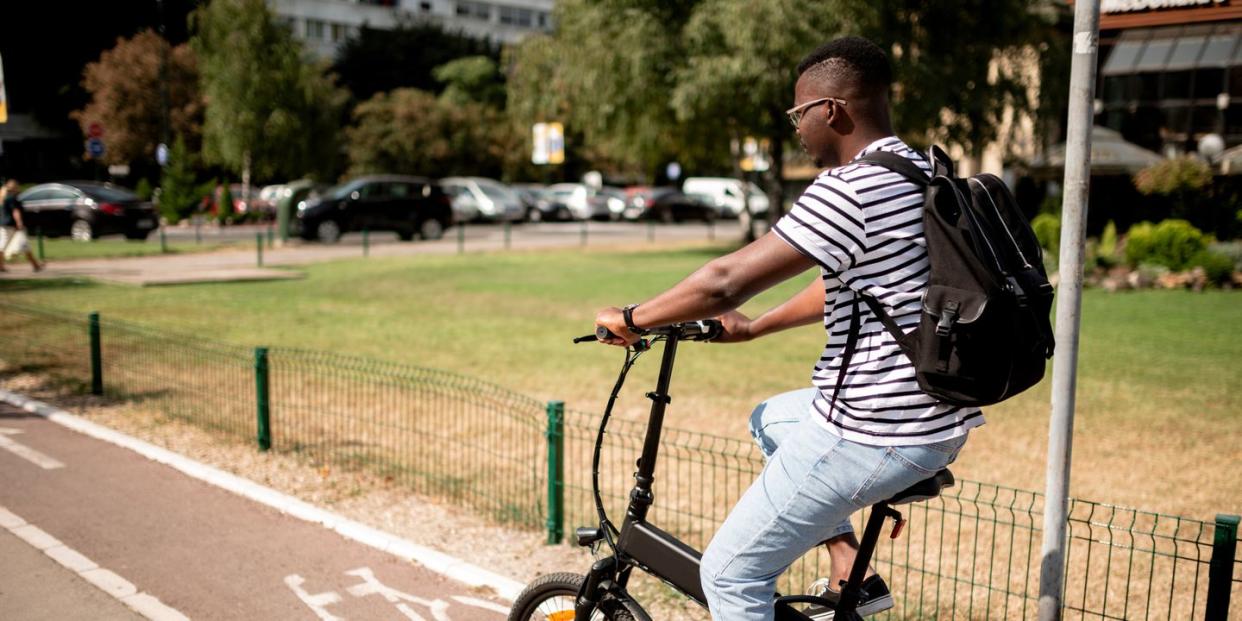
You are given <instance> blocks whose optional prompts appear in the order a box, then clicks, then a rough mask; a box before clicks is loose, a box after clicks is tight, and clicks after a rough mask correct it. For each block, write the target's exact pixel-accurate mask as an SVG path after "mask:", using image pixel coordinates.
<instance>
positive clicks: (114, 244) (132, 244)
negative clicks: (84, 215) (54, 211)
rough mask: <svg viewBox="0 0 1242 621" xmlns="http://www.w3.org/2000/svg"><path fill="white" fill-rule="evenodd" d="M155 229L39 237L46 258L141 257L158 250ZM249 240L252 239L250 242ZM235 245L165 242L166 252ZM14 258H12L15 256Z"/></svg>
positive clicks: (33, 243) (34, 242)
mask: <svg viewBox="0 0 1242 621" xmlns="http://www.w3.org/2000/svg"><path fill="white" fill-rule="evenodd" d="M158 235H159V234H158V233H152V234H151V238H150V239H148V240H146V241H138V240H129V239H123V238H107V239H96V240H94V241H90V242H77V241H73V240H71V239H69V238H66V237H58V238H55V239H47V238H45V239H44V240H43V256H44V258H46V259H47V260H49V261H71V260H74V259H105V258H114V257H143V256H147V255H155V254H160V252H161V249H160V243H159V237H158ZM38 243H39V242H38V240H36V239H33V238H32V239H31V240H30V249H31V250H35V251H36V252H37V251H38V250H37V247H38ZM251 244H253V242H251ZM232 245H236V242H218V241H213V242H203V243H201V244H196V243H194V242H177V243H173V242H168V253H169V254H184V253H191V252H210V251H213V250H219V249H220V248H224V247H228V246H232ZM15 261H16V260H15Z"/></svg>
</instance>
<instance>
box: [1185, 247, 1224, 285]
mask: <svg viewBox="0 0 1242 621" xmlns="http://www.w3.org/2000/svg"><path fill="white" fill-rule="evenodd" d="M1189 266H1190V267H1202V268H1203V272H1204V273H1205V274H1206V275H1207V279H1208V282H1209V283H1211V284H1214V285H1221V284H1224V283H1226V282H1229V280H1230V277H1232V276H1233V259H1231V258H1229V257H1228V256H1226V255H1224V254H1221V253H1219V252H1212V251H1211V250H1208V249H1204V250H1200V251H1199V252H1198V253H1196V254H1195V256H1193V257H1191V258H1190V262H1189Z"/></svg>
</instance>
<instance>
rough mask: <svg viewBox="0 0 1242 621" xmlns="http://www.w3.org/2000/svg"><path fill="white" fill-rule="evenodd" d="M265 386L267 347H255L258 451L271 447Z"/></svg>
mask: <svg viewBox="0 0 1242 621" xmlns="http://www.w3.org/2000/svg"><path fill="white" fill-rule="evenodd" d="M267 388H268V382H267V348H266V347H256V348H255V349H254V397H255V402H256V404H257V412H256V413H257V415H258V440H259V450H260V451H266V450H268V449H270V448H272V421H271V409H270V403H269V401H268V391H267Z"/></svg>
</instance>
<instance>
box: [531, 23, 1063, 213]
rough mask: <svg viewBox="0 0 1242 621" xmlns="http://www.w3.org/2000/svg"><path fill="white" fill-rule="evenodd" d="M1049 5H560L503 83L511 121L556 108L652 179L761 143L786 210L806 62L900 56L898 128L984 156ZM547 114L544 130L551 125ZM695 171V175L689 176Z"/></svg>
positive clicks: (1023, 100) (1017, 103) (1020, 95)
mask: <svg viewBox="0 0 1242 621" xmlns="http://www.w3.org/2000/svg"><path fill="white" fill-rule="evenodd" d="M1052 5H1053V3H1052V2H1051V0H1040V1H1039V2H1035V3H1028V2H1024V1H1022V0H993V1H988V2H984V0H958V1H957V2H951V3H945V2H940V3H930V4H929V3H924V2H918V1H916V0H823V1H812V0H764V1H762V2H754V1H753V0H702V1H693V0H686V1H684V2H674V3H661V2H654V1H644V0H596V1H589V0H566V1H565V2H561V3H558V5H557V12H556V21H557V31H556V32H555V33H554V34H553V35H552V36H551V37H547V38H531V39H529V40H528V41H526V42H524V43H523V44H522V46H521V47H520V48H519V50H518V52H517V58H516V60H515V61H514V62H513V65H512V66H513V72H512V74H511V76H510V80H509V84H510V91H509V93H510V100H509V105H510V109H511V110H512V111H513V114H514V115H515V117H517V118H526V119H529V118H530V115H531V114H533V113H540V114H545V115H547V114H558V115H561V116H559V117H554V118H559V119H563V120H564V121H565V122H566V123H567V124H568V125H569V126H570V127H572V128H573V129H574V130H578V131H581V132H582V133H583V136H584V138H585V140H586V141H587V142H588V143H589V146H595V147H602V148H603V150H604V151H605V152H606V153H609V154H611V155H612V156H614V157H615V158H616V159H618V160H621V161H626V162H631V163H634V164H636V165H637V166H638V167H640V168H643V169H646V170H651V169H652V168H654V167H656V166H659V165H660V163H661V162H662V161H664V160H665V159H666V158H668V157H670V156H676V157H678V158H680V159H681V161H682V162H683V163H686V162H692V163H698V164H700V165H703V166H713V165H714V166H717V167H720V166H726V167H727V166H728V163H729V161H730V160H731V149H730V143H731V142H732V141H734V140H737V139H739V138H741V137H744V136H753V137H755V138H758V139H764V138H766V139H767V143H768V144H769V145H770V148H771V153H770V154H769V156H770V158H769V159H770V161H771V162H772V169H771V170H770V172H769V173H768V175H767V180H768V186H769V189H770V190H771V191H772V193H773V195H774V196H773V198H775V199H777V200H774V201H773V205H774V206H776V208H775V209H773V210H771V213H772V215H773V216H774V217H775V216H778V215H779V214H780V205H781V204H782V202H781V200H780V198H781V197H780V184H779V180H780V179H781V175H782V170H781V167H782V164H783V161H784V151H785V149H786V148H788V147H790V146H791V145H793V144H794V143H793V140H794V136H795V135H794V133H793V132H792V130H791V129H790V128H789V126H788V123H787V121H786V120H785V117H784V110H785V109H786V108H788V107H789V105H790V104H791V101H792V99H793V87H794V84H795V82H796V78H797V76H796V74H795V67H796V65H797V63H798V61H799V60H800V59H801V58H802V57H803V56H804V55H805V54H806V53H808V52H810V51H811V50H812V49H814V48H815V47H816V46H817V45H819V44H821V43H824V42H825V41H828V40H830V39H832V38H834V37H837V36H841V35H845V34H862V35H864V36H867V37H869V38H871V39H872V40H874V41H877V42H879V43H880V44H881V45H883V46H885V47H886V48H888V49H890V50H891V56H892V58H893V65H894V72H895V76H896V79H897V84H896V87H895V93H894V108H895V122H896V124H897V128H896V129H897V130H898V132H899V133H901V134H902V135H903V136H906V137H907V138H909V139H911V141H912V142H915V143H916V144H927V143H930V142H932V141H942V142H943V141H947V142H953V143H956V144H960V145H962V146H964V147H965V148H966V149H967V151H968V152H969V153H978V152H979V151H980V150H981V149H982V147H983V145H984V144H986V143H987V142H988V141H989V140H991V139H992V138H994V137H995V135H996V132H997V129H998V128H999V127H1000V125H1001V120H1002V118H1001V117H1002V113H1003V111H1004V110H1006V108H1010V109H1014V110H1016V111H1018V112H1022V111H1025V110H1029V109H1031V107H1032V106H1033V105H1034V103H1033V102H1032V101H1031V100H1030V97H1029V96H1028V90H1027V88H1026V87H1027V86H1029V83H1030V81H1031V79H1030V76H1028V75H1026V74H1025V73H1024V72H1023V68H1024V67H1025V66H1026V65H1023V61H1028V60H1031V58H1032V56H1031V54H1032V50H1033V49H1034V47H1033V43H1035V42H1036V41H1038V38H1037V37H1038V34H1039V32H1040V31H1039V29H1038V26H1040V25H1041V24H1044V23H1046V22H1047V15H1048V14H1049V13H1052V12H1054V11H1052V10H1051V9H1050V8H1049V7H1051V6H1052ZM544 120H548V119H547V118H545V119H544ZM693 166H694V165H693V164H691V166H690V167H689V168H691V169H693Z"/></svg>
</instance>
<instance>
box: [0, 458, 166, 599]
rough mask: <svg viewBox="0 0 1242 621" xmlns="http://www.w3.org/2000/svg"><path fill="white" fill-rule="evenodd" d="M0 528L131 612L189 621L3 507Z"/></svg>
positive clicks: (0, 508)
mask: <svg viewBox="0 0 1242 621" xmlns="http://www.w3.org/2000/svg"><path fill="white" fill-rule="evenodd" d="M0 437H2V436H0ZM0 527H3V528H4V529H5V530H8V531H9V532H11V533H13V534H14V535H17V536H18V537H20V538H21V539H22V540H23V541H25V542H26V543H29V544H30V545H32V546H34V547H35V548H38V549H39V550H40V551H42V552H43V553H44V554H45V555H47V557H48V558H50V559H52V560H54V561H56V562H57V563H60V564H61V565H62V566H63V567H65V568H66V569H68V570H69V571H72V572H73V573H76V574H77V575H78V576H79V577H81V578H82V579H83V580H85V581H87V582H89V583H91V584H93V585H95V587H97V588H98V589H99V590H101V591H103V592H104V593H107V594H108V595H111V596H112V597H115V598H116V599H118V600H120V601H121V603H123V604H125V605H126V606H129V607H130V609H132V610H133V611H134V612H137V613H138V614H140V615H142V616H144V617H146V618H148V619H151V620H152V621H189V617H187V616H185V615H183V614H181V612H179V611H178V610H176V609H174V608H170V607H168V606H167V605H166V604H164V603H163V602H161V601H160V600H159V599H157V598H156V597H155V596H153V595H150V594H148V593H142V592H139V591H138V587H136V586H134V585H133V583H131V582H130V581H128V580H126V579H125V578H122V577H121V576H118V575H117V574H115V573H113V572H111V571H108V570H107V569H104V568H102V567H100V566H99V565H97V564H95V562H94V561H92V560H91V559H89V558H87V557H85V556H83V555H82V554H80V553H79V552H77V551H76V550H74V549H73V548H70V547H68V546H66V545H65V544H63V543H61V542H60V541H59V540H57V539H56V538H55V537H53V536H51V535H49V534H47V533H46V532H44V531H43V529H41V528H39V527H38V526H35V525H33V524H27V523H26V521H25V520H23V519H22V518H21V517H19V516H18V515H17V514H15V513H13V512H12V511H9V510H8V509H5V508H4V507H0Z"/></svg>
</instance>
